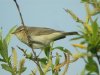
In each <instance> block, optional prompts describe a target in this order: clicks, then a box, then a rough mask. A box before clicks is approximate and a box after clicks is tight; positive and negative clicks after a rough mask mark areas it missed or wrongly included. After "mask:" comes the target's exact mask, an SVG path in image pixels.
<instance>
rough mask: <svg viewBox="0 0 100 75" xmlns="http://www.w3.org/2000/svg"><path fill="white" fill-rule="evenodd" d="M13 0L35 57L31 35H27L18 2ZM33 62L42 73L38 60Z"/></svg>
mask: <svg viewBox="0 0 100 75" xmlns="http://www.w3.org/2000/svg"><path fill="white" fill-rule="evenodd" d="M13 1H14V2H15V4H16V7H17V9H18V12H19V15H20V18H21V24H22V26H23V27H24V31H25V33H26V37H27V39H28V44H29V46H30V47H31V49H32V52H33V54H34V57H35V58H37V57H36V53H35V52H34V49H33V46H32V43H31V37H30V36H29V34H28V30H27V28H26V26H25V24H24V20H23V17H22V14H21V11H20V7H19V5H18V3H17V1H16V0H13ZM34 62H35V61H34ZM35 63H36V64H37V66H38V67H39V69H40V71H41V72H42V74H41V75H43V71H42V69H41V67H40V65H39V61H38V60H37V62H35Z"/></svg>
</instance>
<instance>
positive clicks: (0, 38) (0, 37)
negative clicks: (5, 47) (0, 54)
mask: <svg viewBox="0 0 100 75" xmlns="http://www.w3.org/2000/svg"><path fill="white" fill-rule="evenodd" d="M0 40H2V28H0Z"/></svg>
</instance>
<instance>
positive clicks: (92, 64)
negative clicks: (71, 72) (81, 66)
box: [85, 57, 99, 74]
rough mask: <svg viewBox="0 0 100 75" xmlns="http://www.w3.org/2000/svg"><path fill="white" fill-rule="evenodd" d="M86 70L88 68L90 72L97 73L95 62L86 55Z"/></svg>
mask: <svg viewBox="0 0 100 75" xmlns="http://www.w3.org/2000/svg"><path fill="white" fill-rule="evenodd" d="M85 67H86V70H88V71H89V72H90V73H93V72H94V73H97V74H99V68H98V65H97V63H96V62H95V61H94V60H93V58H92V57H88V63H87V64H86V66H85Z"/></svg>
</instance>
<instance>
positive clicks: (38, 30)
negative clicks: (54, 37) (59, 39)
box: [29, 27, 62, 36]
mask: <svg viewBox="0 0 100 75" xmlns="http://www.w3.org/2000/svg"><path fill="white" fill-rule="evenodd" d="M29 29H30V31H31V32H30V33H31V34H32V35H35V36H38V35H49V34H52V33H56V32H59V33H60V32H61V33H62V31H56V30H54V29H50V28H42V27H30V28H29Z"/></svg>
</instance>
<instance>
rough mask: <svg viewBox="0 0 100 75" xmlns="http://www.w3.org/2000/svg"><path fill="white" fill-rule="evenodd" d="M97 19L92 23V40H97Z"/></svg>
mask: <svg viewBox="0 0 100 75" xmlns="http://www.w3.org/2000/svg"><path fill="white" fill-rule="evenodd" d="M96 21H97V19H96V20H95V21H94V22H93V23H92V30H93V38H92V39H96V38H97V34H98V28H99V27H98V24H97V22H96Z"/></svg>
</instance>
